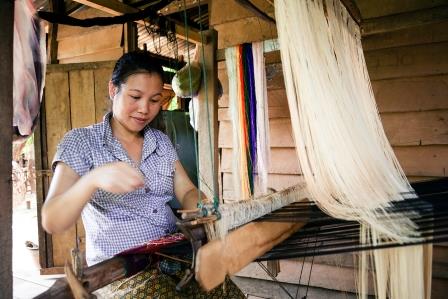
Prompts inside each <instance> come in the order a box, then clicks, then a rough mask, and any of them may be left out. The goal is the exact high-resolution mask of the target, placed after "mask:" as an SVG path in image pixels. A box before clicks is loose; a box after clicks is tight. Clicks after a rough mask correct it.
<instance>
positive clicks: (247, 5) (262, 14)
mask: <svg viewBox="0 0 448 299" xmlns="http://www.w3.org/2000/svg"><path fill="white" fill-rule="evenodd" d="M235 1H236V2H237V3H238V4H240V5H241V6H243V7H244V8H246V9H247V10H249V11H251V12H252V13H254V15H256V16H257V17H260V18H262V19H264V20H266V21H268V22H271V23H274V24H275V19H273V18H271V17H270V16H269V15H268V14H266V13H265V12H264V11H262V10H261V9H259V8H258V7H257V6H255V5H254V4H253V3H252V2H250V1H248V0H235Z"/></svg>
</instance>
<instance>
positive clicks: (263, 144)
mask: <svg viewBox="0 0 448 299" xmlns="http://www.w3.org/2000/svg"><path fill="white" fill-rule="evenodd" d="M252 53H253V59H254V81H255V98H256V99H257V100H256V102H257V108H256V109H257V177H256V178H257V179H258V189H259V190H258V193H259V194H266V193H267V192H268V171H269V164H270V161H269V150H270V142H269V113H268V93H267V84H266V69H265V61H264V53H263V42H256V43H252Z"/></svg>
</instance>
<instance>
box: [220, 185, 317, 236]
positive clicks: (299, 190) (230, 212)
mask: <svg viewBox="0 0 448 299" xmlns="http://www.w3.org/2000/svg"><path fill="white" fill-rule="evenodd" d="M307 197H308V193H307V190H306V188H305V184H304V183H303V182H301V183H299V184H297V185H295V186H292V187H289V188H287V189H285V190H283V191H280V192H276V193H273V194H269V195H264V196H261V197H258V198H254V199H253V200H246V201H240V202H233V203H227V204H221V205H220V206H219V212H220V214H221V219H220V220H218V221H216V222H215V223H214V224H215V231H216V234H217V237H218V238H224V237H225V236H226V235H227V233H228V231H230V230H231V229H234V228H236V227H239V226H242V225H244V224H246V223H249V222H251V221H253V220H255V219H258V218H260V217H262V216H264V215H266V214H269V213H270V212H272V211H275V210H278V209H280V208H282V207H284V206H286V205H289V204H291V203H293V202H297V201H301V200H304V199H305V198H307Z"/></svg>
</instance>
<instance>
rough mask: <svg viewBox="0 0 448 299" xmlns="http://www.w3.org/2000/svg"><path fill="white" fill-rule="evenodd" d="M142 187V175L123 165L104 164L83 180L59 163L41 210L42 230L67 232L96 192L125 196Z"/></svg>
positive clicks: (66, 166)
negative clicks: (99, 189)
mask: <svg viewBox="0 0 448 299" xmlns="http://www.w3.org/2000/svg"><path fill="white" fill-rule="evenodd" d="M143 185H144V179H143V176H142V174H141V173H140V172H138V171H137V170H136V169H134V168H132V167H131V166H130V165H128V164H126V163H124V162H115V163H110V164H106V165H104V166H101V167H98V168H96V169H94V170H92V171H90V172H88V173H87V174H86V175H84V176H82V177H80V176H79V175H78V174H77V173H76V172H75V171H74V170H73V169H72V168H70V167H69V166H68V165H67V164H65V163H63V162H59V163H58V164H57V165H56V169H55V173H54V176H53V179H52V181H51V185H50V189H49V191H48V195H47V198H46V200H45V203H44V205H43V207H42V226H43V228H44V229H45V230H46V231H47V232H49V233H60V232H63V231H65V230H66V229H68V228H69V227H70V226H72V225H73V224H74V223H75V222H76V220H77V219H78V218H79V216H80V215H81V211H82V209H83V208H84V206H85V205H86V204H87V202H88V201H89V200H90V198H91V197H92V194H93V193H94V192H95V191H96V190H97V189H98V188H101V189H103V190H105V191H108V192H112V193H127V192H131V191H133V190H135V189H138V188H140V187H143Z"/></svg>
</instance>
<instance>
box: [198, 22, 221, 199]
mask: <svg viewBox="0 0 448 299" xmlns="http://www.w3.org/2000/svg"><path fill="white" fill-rule="evenodd" d="M202 34H203V36H204V40H208V43H206V44H203V45H198V49H197V51H199V63H200V64H201V65H202V68H203V70H202V84H201V89H200V90H199V95H198V98H199V111H198V116H199V117H198V127H199V129H198V149H199V175H198V178H199V187H200V189H201V191H202V192H204V194H205V195H206V196H207V198H209V199H213V198H214V197H218V88H217V87H218V85H217V82H218V66H217V61H216V51H217V45H218V33H217V31H215V30H213V29H211V30H207V31H204V32H203V33H202Z"/></svg>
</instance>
